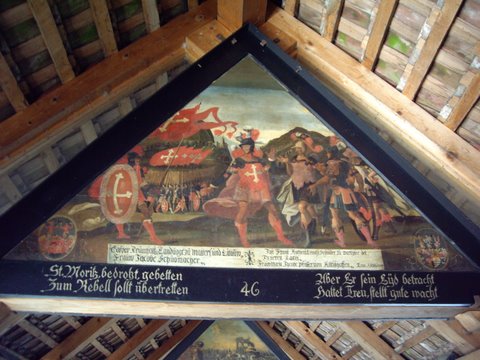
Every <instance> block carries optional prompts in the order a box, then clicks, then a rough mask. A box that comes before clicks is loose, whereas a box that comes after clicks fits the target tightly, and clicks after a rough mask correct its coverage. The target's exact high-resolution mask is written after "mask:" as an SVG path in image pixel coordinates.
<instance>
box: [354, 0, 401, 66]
mask: <svg viewBox="0 0 480 360" xmlns="http://www.w3.org/2000/svg"><path fill="white" fill-rule="evenodd" d="M397 4H398V0H391V1H380V2H379V4H378V8H377V10H376V16H375V19H374V20H373V21H374V22H373V26H372V29H371V31H370V34H369V36H368V41H367V45H366V48H365V52H364V54H363V60H362V64H363V65H364V66H365V67H366V68H367V69H370V70H371V69H373V67H374V65H375V63H376V62H377V59H378V56H379V55H380V50H381V49H382V45H383V41H384V39H385V36H386V34H387V32H388V26H389V24H390V21H391V20H392V17H393V14H394V12H395V9H396V8H397Z"/></svg>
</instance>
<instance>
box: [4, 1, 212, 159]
mask: <svg viewBox="0 0 480 360" xmlns="http://www.w3.org/2000/svg"><path fill="white" fill-rule="evenodd" d="M214 6H215V5H214V4H213V3H212V2H207V3H204V4H202V5H200V6H199V7H198V8H197V9H195V10H193V11H191V12H189V13H187V14H184V15H181V16H179V17H177V18H175V19H174V20H172V21H170V22H169V23H168V24H166V25H165V26H163V27H162V28H161V29H159V31H156V32H154V33H152V34H150V35H148V36H145V37H143V38H142V39H140V40H138V41H136V42H135V43H133V44H132V45H130V46H128V47H127V48H125V49H123V50H122V51H120V52H118V53H117V54H114V55H112V56H111V57H110V58H109V59H108V60H106V61H104V62H102V63H100V64H97V65H96V66H94V67H92V68H91V69H90V70H89V71H86V72H85V73H83V74H81V75H80V76H79V77H77V78H76V79H74V80H72V81H70V82H69V83H67V84H65V85H64V86H62V87H61V88H58V89H55V90H53V91H51V92H50V93H48V94H46V95H45V96H43V97H42V99H40V100H38V101H37V102H35V103H34V104H32V105H31V106H29V107H28V108H27V109H25V110H24V111H23V112H22V113H18V114H16V115H14V116H12V117H10V118H9V119H7V120H5V121H3V122H2V123H1V124H0V130H1V131H0V148H1V150H0V157H1V158H2V160H1V161H2V162H5V161H11V160H13V159H16V158H17V157H20V156H22V155H23V154H24V153H25V150H26V149H27V148H32V147H33V146H34V145H36V144H37V143H38V142H39V141H41V138H44V137H48V136H49V135H50V136H51V135H52V134H53V133H57V132H59V131H61V129H66V128H72V127H74V126H75V125H76V124H79V123H81V122H83V121H85V120H87V119H91V118H93V116H95V115H97V114H100V113H101V112H102V111H104V110H106V109H108V108H110V107H111V106H112V105H114V104H115V103H116V102H118V101H119V100H120V99H122V98H123V97H125V96H127V95H129V94H131V93H132V92H133V91H134V90H135V89H137V88H139V87H141V86H142V85H144V84H145V83H147V82H148V81H150V79H152V78H155V77H157V76H159V75H160V74H161V73H163V72H165V71H166V70H168V69H170V68H172V67H174V66H175V65H178V64H179V63H181V62H182V61H183V59H184V53H185V50H184V49H183V42H184V40H185V36H186V35H187V34H189V33H191V32H193V31H194V30H196V29H198V28H200V27H202V26H203V25H204V24H206V23H208V22H209V21H211V20H213V18H214V16H215V7H214ZM92 89H93V91H92ZM107 95H108V96H107ZM77 126H78V125H77ZM1 165H2V164H0V166H1Z"/></svg>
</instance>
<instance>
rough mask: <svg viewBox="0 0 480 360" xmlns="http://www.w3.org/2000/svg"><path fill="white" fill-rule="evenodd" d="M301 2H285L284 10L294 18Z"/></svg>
mask: <svg viewBox="0 0 480 360" xmlns="http://www.w3.org/2000/svg"><path fill="white" fill-rule="evenodd" d="M298 4H299V0H285V1H284V5H283V9H284V10H285V11H286V12H287V13H289V14H290V15H292V16H295V14H296V13H297V10H298Z"/></svg>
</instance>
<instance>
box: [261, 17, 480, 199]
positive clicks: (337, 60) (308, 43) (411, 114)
mask: <svg viewBox="0 0 480 360" xmlns="http://www.w3.org/2000/svg"><path fill="white" fill-rule="evenodd" d="M267 23H271V24H273V25H275V26H277V27H278V28H280V29H282V30H283V31H284V32H285V33H287V34H288V35H290V36H291V37H292V38H294V39H295V40H296V41H297V59H298V60H299V62H300V63H302V64H303V65H304V66H305V67H306V68H308V69H309V70H311V71H312V73H313V74H315V75H316V76H317V77H318V78H319V79H320V80H321V81H322V82H323V83H324V84H325V85H326V86H327V87H329V88H330V90H332V91H333V92H334V93H336V94H337V95H339V96H340V97H341V98H342V100H343V101H344V102H345V103H346V104H348V105H349V106H350V107H351V108H352V109H354V111H355V112H357V113H359V114H360V116H361V117H362V118H363V119H364V120H365V121H367V122H368V123H370V125H371V126H373V127H374V128H376V129H378V130H380V131H382V132H383V133H385V134H388V135H389V136H390V137H391V138H392V139H394V140H395V143H396V144H398V145H397V146H399V147H401V148H402V149H404V151H405V152H408V153H409V154H413V156H415V158H416V159H418V161H419V162H420V163H422V164H424V166H429V167H430V168H431V169H433V171H435V173H438V174H441V177H442V180H443V181H445V182H447V183H448V184H450V185H451V186H452V187H453V188H455V189H457V190H458V191H459V192H462V193H463V194H465V197H467V198H471V199H478V201H477V203H480V195H479V194H480V182H479V181H478V178H479V177H480V163H479V162H478V150H476V149H475V148H474V147H473V146H472V145H470V144H468V143H467V142H466V141H464V140H463V139H462V138H460V137H459V136H458V135H457V134H455V133H453V132H452V131H451V130H450V129H448V128H446V127H445V126H444V125H443V124H441V123H440V122H439V121H438V120H437V119H435V118H434V117H433V116H431V115H430V114H429V113H427V112H426V111H425V110H423V109H422V108H421V107H420V106H419V105H417V104H415V103H414V102H412V101H411V100H410V99H408V98H407V97H405V96H402V95H401V94H400V93H399V92H398V91H397V90H395V89H394V88H393V87H392V86H391V85H389V84H388V83H387V82H386V81H384V80H383V79H381V78H380V77H379V76H377V75H376V74H374V73H372V72H371V71H369V70H368V69H366V68H365V67H364V66H362V65H361V64H360V63H358V62H357V61H356V60H355V59H353V58H351V57H350V56H349V55H348V54H346V53H344V52H343V51H342V50H340V49H339V48H337V47H336V46H334V45H333V44H331V43H329V42H328V41H325V39H324V38H322V36H320V35H319V34H318V33H316V32H315V31H314V30H312V29H310V28H309V27H308V26H306V25H305V24H302V23H300V22H299V21H298V20H297V19H295V18H293V17H292V16H290V15H288V14H287V13H286V12H285V11H283V10H281V9H278V8H277V9H275V10H274V11H273V12H272V14H271V15H270V17H269V18H268V19H267ZM473 202H475V200H473Z"/></svg>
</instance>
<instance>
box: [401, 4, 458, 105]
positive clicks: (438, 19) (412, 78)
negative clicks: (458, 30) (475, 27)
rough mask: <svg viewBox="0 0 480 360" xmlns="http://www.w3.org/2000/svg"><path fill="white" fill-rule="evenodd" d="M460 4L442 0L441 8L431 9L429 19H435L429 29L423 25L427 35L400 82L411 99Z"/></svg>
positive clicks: (420, 42)
mask: <svg viewBox="0 0 480 360" xmlns="http://www.w3.org/2000/svg"><path fill="white" fill-rule="evenodd" d="M461 5H462V0H449V1H445V2H443V7H442V8H441V9H435V8H434V10H432V14H431V16H430V19H431V18H432V17H434V18H435V21H434V23H433V24H432V25H431V29H430V26H429V25H428V24H426V25H424V27H423V29H422V32H427V33H428V37H427V38H426V39H425V41H424V45H423V47H422V48H421V51H420V54H419V55H418V59H417V60H416V61H415V62H414V64H412V65H413V67H412V69H411V72H410V74H409V75H408V77H407V78H403V79H402V82H404V83H405V86H404V88H403V91H402V93H403V94H404V95H405V96H406V97H408V98H409V99H411V100H413V99H414V98H415V96H416V94H417V92H418V91H419V90H420V87H421V85H422V83H423V80H424V79H425V77H426V76H427V73H428V70H429V69H430V67H431V65H432V64H433V61H434V60H435V57H436V55H437V53H438V51H439V49H440V46H441V45H442V43H443V40H444V39H445V37H446V36H447V34H448V31H449V30H450V27H451V26H452V24H453V21H454V20H455V17H456V15H457V12H458V10H459V9H460V6H461ZM427 22H428V20H427ZM428 30H429V31H428ZM422 43H423V41H422V38H419V40H418V44H422ZM414 53H415V52H414ZM410 60H412V59H410Z"/></svg>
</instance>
